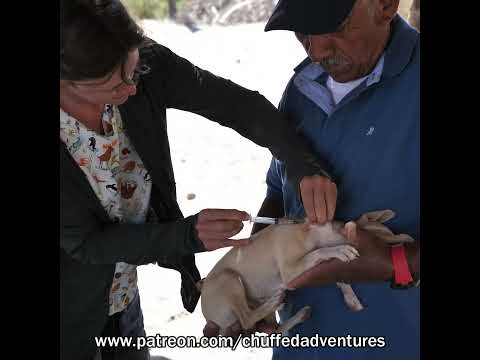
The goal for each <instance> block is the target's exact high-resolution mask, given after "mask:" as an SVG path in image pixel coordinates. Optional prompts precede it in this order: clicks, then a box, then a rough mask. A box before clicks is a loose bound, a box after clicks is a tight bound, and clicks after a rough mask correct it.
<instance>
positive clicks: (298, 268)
mask: <svg viewBox="0 0 480 360" xmlns="http://www.w3.org/2000/svg"><path fill="white" fill-rule="evenodd" d="M358 255H359V254H358V251H357V249H355V248H354V247H353V246H350V245H338V246H331V247H324V248H320V249H315V250H313V251H312V252H309V253H308V254H306V255H305V256H303V257H302V258H300V259H299V260H297V261H295V262H285V263H283V264H281V266H280V276H281V278H282V282H283V284H284V285H285V286H286V285H287V284H288V283H290V282H291V281H293V280H294V279H296V278H297V277H299V276H300V275H302V274H303V273H304V272H305V271H307V270H310V269H311V268H313V267H314V266H315V265H318V264H320V263H321V262H324V261H327V260H330V259H339V260H341V261H344V262H348V261H351V260H354V259H355V258H357V256H358ZM290 290H292V289H290Z"/></svg>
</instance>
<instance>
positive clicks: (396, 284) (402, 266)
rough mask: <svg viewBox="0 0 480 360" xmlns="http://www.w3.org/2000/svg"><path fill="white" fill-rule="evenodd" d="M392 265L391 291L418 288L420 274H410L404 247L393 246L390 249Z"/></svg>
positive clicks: (400, 245) (402, 245)
mask: <svg viewBox="0 0 480 360" xmlns="http://www.w3.org/2000/svg"><path fill="white" fill-rule="evenodd" d="M390 255H391V258H392V264H393V277H392V279H391V281H390V287H391V288H392V289H409V288H411V287H414V286H415V287H419V286H420V274H412V273H411V272H410V269H409V267H408V261H407V256H406V253H405V245H404V244H403V243H402V244H394V245H392V246H391V247H390Z"/></svg>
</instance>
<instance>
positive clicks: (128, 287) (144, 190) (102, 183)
mask: <svg viewBox="0 0 480 360" xmlns="http://www.w3.org/2000/svg"><path fill="white" fill-rule="evenodd" d="M102 124H103V128H104V135H100V134H98V133H97V132H95V131H93V130H89V129H88V128H86V127H85V126H84V125H83V124H82V123H81V122H79V121H78V120H76V119H75V118H73V117H72V116H70V115H69V114H67V113H66V112H64V111H63V110H62V109H60V138H61V140H62V141H63V142H64V143H65V145H66V146H67V148H68V151H69V152H70V154H71V155H72V157H73V159H74V160H75V161H76V163H77V164H78V166H79V167H80V169H82V170H83V172H84V173H85V175H86V177H87V179H88V181H89V183H90V186H91V187H92V189H93V191H94V192H95V194H96V195H97V197H98V199H99V200H100V202H101V204H102V206H103V207H104V209H105V210H106V212H107V213H108V215H109V216H110V218H111V219H112V220H114V221H115V222H125V223H134V224H140V223H144V222H145V221H146V216H147V212H148V209H149V203H150V193H151V189H152V182H151V179H150V176H149V174H148V172H147V170H146V169H145V167H144V166H143V163H142V160H141V159H140V157H139V156H138V154H137V152H136V151H135V149H134V147H133V145H132V144H131V143H130V141H129V139H128V136H127V134H126V132H125V130H124V128H123V124H122V119H121V116H120V111H119V110H118V108H117V107H116V106H112V105H106V106H105V110H104V112H103V114H102ZM137 291H138V288H137V269H136V266H135V265H131V264H127V263H124V262H118V263H117V264H116V266H115V274H114V279H113V283H112V288H111V291H110V301H109V305H110V306H109V315H112V314H114V313H116V312H119V311H122V310H123V309H125V308H126V307H127V305H128V304H129V303H130V301H131V300H132V299H133V297H134V296H135V295H136V293H137Z"/></svg>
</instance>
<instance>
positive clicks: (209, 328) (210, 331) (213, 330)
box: [203, 321, 220, 337]
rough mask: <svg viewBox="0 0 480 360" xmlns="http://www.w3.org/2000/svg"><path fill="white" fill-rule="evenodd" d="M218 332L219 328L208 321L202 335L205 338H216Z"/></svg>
mask: <svg viewBox="0 0 480 360" xmlns="http://www.w3.org/2000/svg"><path fill="white" fill-rule="evenodd" d="M219 332H220V327H219V326H218V325H217V324H215V323H214V322H213V321H208V322H207V324H206V325H205V326H204V328H203V335H205V336H206V337H213V336H218V333H219Z"/></svg>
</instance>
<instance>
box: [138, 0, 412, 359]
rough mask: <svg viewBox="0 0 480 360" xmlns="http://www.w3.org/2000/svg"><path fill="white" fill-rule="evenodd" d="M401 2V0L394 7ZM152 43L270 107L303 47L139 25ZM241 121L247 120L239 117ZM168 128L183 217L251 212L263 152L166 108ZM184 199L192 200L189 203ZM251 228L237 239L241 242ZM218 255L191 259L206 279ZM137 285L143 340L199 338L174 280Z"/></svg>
mask: <svg viewBox="0 0 480 360" xmlns="http://www.w3.org/2000/svg"><path fill="white" fill-rule="evenodd" d="M408 6H409V1H402V10H404V9H406V8H408ZM142 26H143V28H144V29H145V30H146V32H147V34H148V35H149V36H150V37H152V38H153V39H154V40H156V41H158V42H160V43H162V44H163V45H165V46H167V47H169V48H170V49H171V50H172V51H174V52H175V53H177V54H178V55H181V56H183V57H185V58H187V59H189V60H190V61H191V62H193V63H194V64H196V65H197V66H200V67H202V68H204V69H207V70H209V71H211V72H213V73H215V74H217V75H219V76H222V77H225V78H228V79H231V80H232V81H235V82H237V83H239V84H240V85H242V86H245V87H247V88H249V89H254V90H258V91H259V92H261V93H262V94H263V95H264V96H265V97H266V98H267V99H269V100H270V101H271V102H272V103H273V104H275V105H277V104H278V102H279V100H280V98H281V95H282V92H283V89H284V88H285V85H286V84H287V82H288V80H289V78H290V77H291V75H292V74H293V68H294V67H295V66H296V65H297V64H298V63H299V62H300V61H302V60H303V59H304V57H305V55H304V52H303V49H302V48H301V47H300V45H299V44H298V43H297V42H296V40H295V38H294V36H293V34H292V33H290V32H286V31H274V32H269V33H265V32H263V24H249V25H237V26H232V27H221V28H218V27H204V28H202V30H201V31H199V32H196V33H192V32H190V31H189V30H188V29H187V28H186V27H182V26H178V25H175V24H171V23H165V22H163V23H160V22H157V21H151V20H144V21H143V22H142ZM245 121H248V119H245ZM168 127H169V129H168V131H169V138H170V144H171V151H172V160H173V166H174V171H175V176H176V181H177V195H178V200H179V204H180V207H181V209H182V211H183V213H184V215H185V216H188V215H192V214H195V213H197V212H199V211H200V210H201V209H204V208H237V209H240V210H245V211H247V212H249V213H252V214H256V212H257V211H258V208H259V206H260V204H261V202H262V200H263V198H264V195H265V191H266V184H265V174H266V170H267V168H268V164H269V162H270V153H269V152H268V150H267V149H264V148H261V147H259V146H257V145H255V144H254V143H252V142H251V141H249V140H246V139H244V138H242V137H241V136H240V135H238V134H237V133H235V132H234V131H233V130H230V129H228V128H224V127H222V126H220V125H218V124H216V123H213V122H211V121H209V120H206V119H204V118H201V117H199V116H197V115H195V114H190V113H186V112H183V111H178V110H168ZM189 194H193V195H190V196H189V197H192V196H194V198H193V199H191V200H189V199H188V198H187V196H188V195H189ZM250 230H251V226H250V225H248V224H246V226H245V228H244V229H243V230H242V232H241V233H240V234H239V235H238V236H237V237H247V236H248V234H249V233H250ZM225 252H226V250H217V251H214V252H210V253H203V254H199V255H197V256H196V261H197V265H198V268H199V270H200V273H201V275H202V277H203V276H206V275H207V273H208V272H209V270H210V269H211V268H212V267H213V265H214V264H215V263H216V261H218V259H219V258H220V257H221V256H223V254H224V253H225ZM138 272H139V287H140V293H141V300H142V308H143V311H144V318H145V329H146V332H147V335H151V336H154V335H156V334H161V335H177V336H179V335H193V336H196V337H200V336H201V335H202V329H203V326H204V324H205V321H204V319H203V316H202V313H201V309H200V304H199V305H198V306H197V308H196V310H195V312H194V313H193V314H189V313H188V312H186V311H185V310H184V309H183V306H182V303H181V297H180V276H179V275H178V274H177V273H176V272H175V271H172V270H167V269H161V268H159V267H157V266H154V265H148V266H142V267H140V268H139V271H138ZM151 354H152V355H156V356H162V357H164V358H166V359H172V360H183V359H189V360H190V359H192V358H193V357H194V358H196V359H207V358H208V359H209V360H216V359H225V358H227V357H228V358H229V359H230V360H236V359H244V360H249V359H252V360H253V359H256V360H263V359H270V357H271V349H255V348H254V349H249V348H241V347H239V348H238V349H237V350H236V351H231V350H230V349H212V348H210V349H181V348H172V349H170V348H153V349H151Z"/></svg>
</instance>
